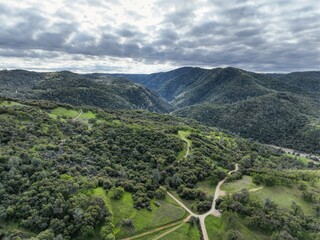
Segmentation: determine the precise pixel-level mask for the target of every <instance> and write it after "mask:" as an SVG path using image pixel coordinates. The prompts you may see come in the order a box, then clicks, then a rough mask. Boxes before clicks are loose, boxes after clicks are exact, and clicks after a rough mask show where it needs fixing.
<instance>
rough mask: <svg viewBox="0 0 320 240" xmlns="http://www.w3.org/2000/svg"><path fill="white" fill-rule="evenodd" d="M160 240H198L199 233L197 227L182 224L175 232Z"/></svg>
mask: <svg viewBox="0 0 320 240" xmlns="http://www.w3.org/2000/svg"><path fill="white" fill-rule="evenodd" d="M160 239H161V240H178V239H179V240H198V239H200V233H199V230H198V227H197V225H196V224H195V225H193V226H192V225H191V224H190V223H184V224H183V225H182V226H181V227H179V228H178V229H177V230H175V231H173V232H171V233H169V234H168V235H165V236H163V237H162V238H160Z"/></svg>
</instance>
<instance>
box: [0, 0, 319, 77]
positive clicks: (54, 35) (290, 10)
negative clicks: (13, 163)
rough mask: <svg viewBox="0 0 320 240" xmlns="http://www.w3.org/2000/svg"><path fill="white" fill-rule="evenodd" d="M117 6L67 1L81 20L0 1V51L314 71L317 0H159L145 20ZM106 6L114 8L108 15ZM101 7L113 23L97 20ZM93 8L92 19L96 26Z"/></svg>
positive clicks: (26, 55)
mask: <svg viewBox="0 0 320 240" xmlns="http://www.w3.org/2000/svg"><path fill="white" fill-rule="evenodd" d="M121 4H122V3H121V1H114V2H108V4H105V3H104V1H99V0H95V1H94V2H92V1H88V0H82V1H78V2H77V4H76V5H72V6H74V7H79V8H81V7H83V6H90V7H92V8H93V10H90V11H91V12H90V11H89V12H88V13H87V14H88V15H86V16H87V17H86V18H85V19H84V20H83V19H81V16H79V15H72V11H71V10H72V9H71V7H70V6H69V5H68V4H66V5H65V8H66V9H63V8H58V9H56V11H55V13H54V14H51V15H50V14H47V13H44V12H42V10H41V8H40V7H39V8H37V7H36V6H30V7H25V8H16V7H15V6H13V5H10V3H9V2H8V3H6V4H3V3H2V4H0V20H3V21H2V24H1V26H0V57H7V58H10V57H11V58H15V59H16V58H19V57H21V58H30V59H35V58H38V59H42V58H43V59H48V58H50V57H52V58H59V59H60V58H61V57H62V56H66V55H70V56H71V57H70V59H72V61H85V59H86V58H89V59H91V60H92V59H93V58H92V57H95V58H94V59H95V60H96V61H97V64H96V66H98V65H99V71H100V70H101V66H103V64H101V61H103V59H105V58H119V59H120V60H121V59H130V61H137V62H140V63H142V64H155V63H167V64H168V63H169V64H171V65H173V66H183V65H196V66H212V67H216V66H225V65H232V66H236V67H242V68H245V69H248V70H254V71H297V70H310V69H315V70H319V65H320V59H319V56H320V49H319V47H320V45H319V42H320V39H319V36H320V21H319V17H318V13H319V3H317V1H315V0H314V1H313V0H312V1H308V2H304V1H296V2H295V3H293V2H292V1H289V0H286V1H281V4H279V2H278V1H267V0H264V1H259V4H257V2H256V1H210V0H199V2H198V3H196V1H187V2H186V1H182V0H179V1H171V0H170V1H169V0H161V1H155V2H154V4H153V5H152V6H151V7H150V6H146V8H149V9H151V10H152V11H153V14H154V16H153V15H151V16H149V19H148V18H147V17H148V16H145V15H144V12H143V9H144V8H141V10H139V11H138V10H136V11H132V10H131V9H130V10H127V11H124V12H125V13H123V12H121V11H120V10H121V9H122V8H123V9H124V8H125V3H123V5H121ZM68 6H69V8H68ZM112 6H113V7H114V9H115V8H116V7H117V8H118V9H120V10H119V11H120V12H119V13H118V14H113V8H112ZM140 11H141V12H140ZM101 13H104V14H105V15H106V18H105V19H111V18H114V19H115V22H114V23H113V22H104V21H103V19H104V16H103V15H99V14H101ZM95 14H98V15H99V16H98V17H100V22H98V19H99V18H97V23H96V25H95V18H94V17H95ZM123 14H126V17H127V18H125V19H124V20H123V19H122V17H123ZM64 16H65V17H64ZM153 17H155V18H158V19H159V20H158V24H156V25H152V23H151V22H152V21H153ZM90 18H92V19H90ZM126 19H127V20H131V21H129V22H128V21H127V20H126ZM5 20H6V21H5ZM89 20H90V21H91V22H84V21H89ZM120 20H121V21H122V22H121V21H120ZM148 20H150V23H149V21H148ZM90 24H91V25H90ZM99 24H100V25H99ZM80 55H82V56H83V57H79V56H80ZM72 56H74V57H72ZM90 56H91V58H90ZM11 64H12V63H11ZM67 67H68V66H66V68H67ZM17 68H19V66H18V65H17ZM97 68H98V67H97ZM114 68H115V69H119V68H120V67H114ZM105 69H106V70H110V68H105ZM124 70H125V69H124Z"/></svg>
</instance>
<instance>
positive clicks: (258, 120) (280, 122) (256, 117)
mask: <svg viewBox="0 0 320 240" xmlns="http://www.w3.org/2000/svg"><path fill="white" fill-rule="evenodd" d="M116 76H121V77H124V78H127V79H130V80H132V81H134V82H136V83H140V84H142V85H144V86H146V87H148V88H150V89H152V90H154V91H156V92H157V93H159V95H160V96H161V97H163V98H164V99H166V100H167V101H168V102H169V103H170V104H171V105H172V106H173V107H174V108H175V111H174V113H173V114H174V115H177V116H181V117H188V118H193V119H196V120H199V121H201V122H203V123H206V124H209V125H211V126H216V127H221V128H224V129H227V130H229V131H232V132H234V133H239V134H240V135H241V136H244V137H249V138H250V137H251V138H254V139H257V140H260V141H262V142H266V143H272V144H277V145H280V146H286V147H291V148H296V149H301V150H304V151H311V152H318V153H319V152H320V120H319V116H320V72H319V71H314V72H296V73H289V74H259V73H253V72H248V71H245V70H242V69H237V68H231V67H228V68H215V69H210V70H209V69H201V68H193V67H185V68H179V69H176V70H173V71H169V72H161V73H154V74H137V75H134V74H127V75H126V74H117V75H116Z"/></svg>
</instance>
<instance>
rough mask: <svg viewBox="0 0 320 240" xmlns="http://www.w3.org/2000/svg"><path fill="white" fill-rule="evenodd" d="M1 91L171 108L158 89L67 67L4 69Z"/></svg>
mask: <svg viewBox="0 0 320 240" xmlns="http://www.w3.org/2000/svg"><path fill="white" fill-rule="evenodd" d="M0 93H1V95H2V96H7V97H18V98H28V99H31V98H32V99H46V100H51V101H57V102H64V103H69V104H73V105H89V106H97V107H102V108H108V109H147V110H150V111H154V112H168V111H170V106H169V104H168V103H166V102H165V101H163V100H162V99H161V98H160V97H159V96H158V95H157V94H156V93H154V92H152V91H150V90H149V89H146V88H145V87H143V86H141V85H138V84H134V83H132V82H131V81H128V80H126V79H121V78H115V77H110V76H103V77H94V76H90V77H89V76H85V75H80V74H75V73H71V72H66V71H64V72H56V73H35V72H28V71H21V70H18V71H1V72H0Z"/></svg>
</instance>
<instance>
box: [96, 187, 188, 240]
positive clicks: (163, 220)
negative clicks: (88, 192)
mask: <svg viewBox="0 0 320 240" xmlns="http://www.w3.org/2000/svg"><path fill="white" fill-rule="evenodd" d="M93 194H95V195H98V196H100V197H102V198H103V199H104V201H105V203H106V205H107V207H108V208H109V209H110V210H111V211H112V213H113V218H114V225H115V229H114V232H115V234H116V236H117V238H123V237H127V236H132V235H136V234H138V233H141V232H146V231H148V230H151V229H154V228H157V227H159V226H163V225H165V224H168V223H171V222H175V221H178V220H180V219H182V218H183V217H184V216H185V211H184V210H183V209H182V208H180V207H178V206H177V205H176V204H173V200H172V199H171V198H169V197H167V198H166V199H165V200H156V201H157V202H159V203H160V207H156V206H155V205H154V204H153V201H152V204H151V208H152V211H151V212H150V211H148V210H146V209H142V210H136V209H135V208H133V200H132V197H131V194H130V193H127V192H126V193H125V194H124V195H123V197H122V199H120V200H113V199H111V198H110V197H109V196H108V194H106V193H105V191H104V190H103V189H102V188H96V189H94V191H93ZM125 218H132V219H133V221H134V225H135V229H134V230H130V229H126V228H124V227H121V226H120V223H121V220H123V219H125Z"/></svg>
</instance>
